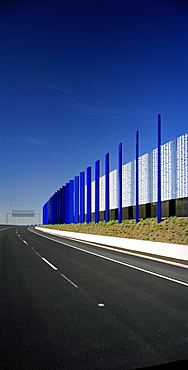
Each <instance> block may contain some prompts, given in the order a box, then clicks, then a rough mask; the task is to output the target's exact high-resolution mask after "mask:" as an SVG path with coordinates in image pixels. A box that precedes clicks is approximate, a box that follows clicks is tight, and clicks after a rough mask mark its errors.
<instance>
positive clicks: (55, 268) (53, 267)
mask: <svg viewBox="0 0 188 370" xmlns="http://www.w3.org/2000/svg"><path fill="white" fill-rule="evenodd" d="M42 260H43V261H44V262H46V263H47V264H48V265H49V266H50V267H51V268H52V269H54V270H57V267H55V266H54V265H52V263H51V262H49V261H48V260H46V258H44V257H42Z"/></svg>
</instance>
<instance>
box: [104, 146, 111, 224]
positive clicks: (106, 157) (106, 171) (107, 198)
mask: <svg viewBox="0 0 188 370" xmlns="http://www.w3.org/2000/svg"><path fill="white" fill-rule="evenodd" d="M109 168H110V165H109V153H107V154H106V155H105V221H106V222H108V221H109Z"/></svg>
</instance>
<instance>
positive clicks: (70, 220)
mask: <svg viewBox="0 0 188 370" xmlns="http://www.w3.org/2000/svg"><path fill="white" fill-rule="evenodd" d="M73 189H74V181H73V180H70V181H69V223H70V224H72V223H73Z"/></svg>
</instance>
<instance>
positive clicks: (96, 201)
mask: <svg viewBox="0 0 188 370" xmlns="http://www.w3.org/2000/svg"><path fill="white" fill-rule="evenodd" d="M99 176H100V161H99V160H98V161H96V162H95V223H98V222H99Z"/></svg>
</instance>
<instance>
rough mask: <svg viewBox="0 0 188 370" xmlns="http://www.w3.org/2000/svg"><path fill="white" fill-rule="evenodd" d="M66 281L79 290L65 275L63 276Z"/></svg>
mask: <svg viewBox="0 0 188 370" xmlns="http://www.w3.org/2000/svg"><path fill="white" fill-rule="evenodd" d="M61 276H63V278H64V279H66V280H67V281H68V282H69V283H71V284H72V285H73V286H74V287H75V288H78V287H77V285H76V284H74V283H73V282H72V281H71V280H69V279H68V278H67V277H66V276H65V275H63V274H61Z"/></svg>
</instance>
